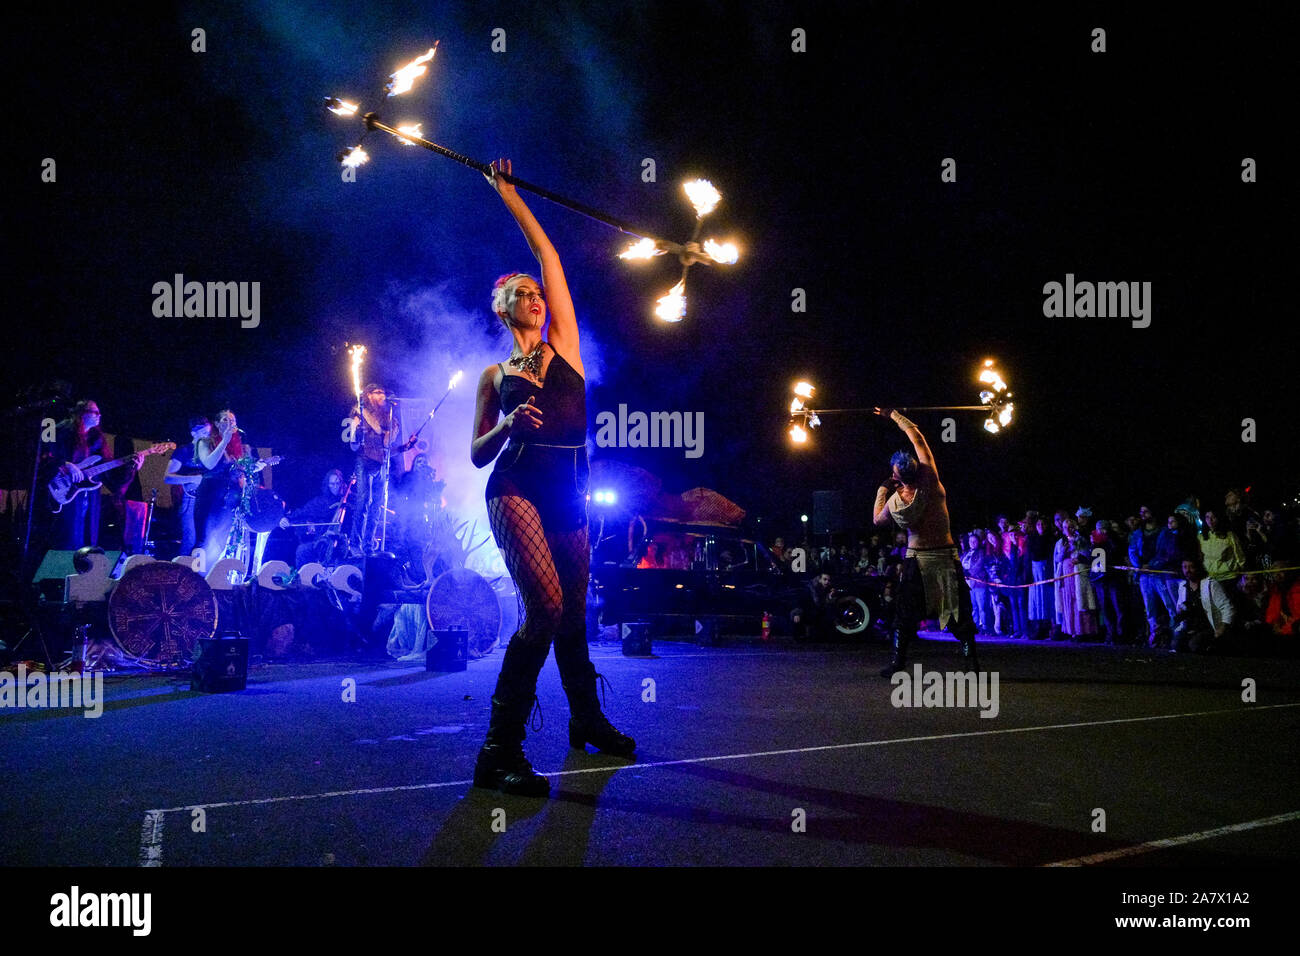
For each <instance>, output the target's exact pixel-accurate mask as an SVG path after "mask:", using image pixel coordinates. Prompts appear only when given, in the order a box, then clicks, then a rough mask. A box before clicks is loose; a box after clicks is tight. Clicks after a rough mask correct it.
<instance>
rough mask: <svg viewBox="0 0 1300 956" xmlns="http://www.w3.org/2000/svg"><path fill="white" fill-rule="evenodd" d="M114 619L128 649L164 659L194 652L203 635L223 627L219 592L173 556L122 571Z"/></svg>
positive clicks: (111, 611) (112, 603)
mask: <svg viewBox="0 0 1300 956" xmlns="http://www.w3.org/2000/svg"><path fill="white" fill-rule="evenodd" d="M108 624H109V628H110V629H111V630H112V632H113V637H114V638H116V639H117V642H118V644H120V645H121V646H122V649H123V650H124V651H126V652H127V653H128V654H130V655H132V656H134V657H138V658H141V659H143V660H147V661H154V662H157V663H160V664H175V663H180V662H181V661H183V660H188V659H190V658H192V657H193V655H194V648H195V647H196V646H197V645H198V641H199V638H205V637H211V636H212V635H213V634H215V633H216V632H217V596H216V595H215V594H214V593H212V588H210V587H208V582H207V581H205V580H203V578H202V577H201V576H199V575H198V574H195V573H194V572H193V571H191V570H190V569H189V568H187V567H184V566H183V565H179V564H172V563H171V562H170V561H154V562H152V563H150V564H141V565H137V566H136V567H134V568H132V569H131V570H130V571H128V572H126V574H124V575H122V580H121V581H119V582H118V584H117V587H116V588H114V589H113V593H112V594H110V595H109V597H108Z"/></svg>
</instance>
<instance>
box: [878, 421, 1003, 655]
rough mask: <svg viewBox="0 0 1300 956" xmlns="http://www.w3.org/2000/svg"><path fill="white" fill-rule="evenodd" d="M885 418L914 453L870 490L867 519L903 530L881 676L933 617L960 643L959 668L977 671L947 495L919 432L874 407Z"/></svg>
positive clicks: (898, 459) (899, 458)
mask: <svg viewBox="0 0 1300 956" xmlns="http://www.w3.org/2000/svg"><path fill="white" fill-rule="evenodd" d="M875 412H876V414H877V415H880V416H882V417H885V416H887V417H889V418H891V419H893V421H894V422H895V423H896V424H897V425H898V427H899V428H901V429H902V430H903V433H904V434H905V435H907V437H908V438H909V439H911V442H912V448H913V449H914V451H915V455H913V454H911V453H909V452H906V451H899V452H896V453H895V454H894V456H893V457H892V458H891V459H890V464H891V465H892V467H893V474H892V475H891V476H890V477H889V478H888V479H886V481H885V483H884V484H883V485H881V486H880V488H879V490H878V491H877V492H876V504H875V508H874V510H873V512H872V520H873V521H874V522H875V523H876V525H878V526H880V527H886V526H888V525H889V523H890V521H891V520H892V521H893V522H895V523H896V524H897V525H898V526H899V527H900V528H902V529H904V530H905V531H906V532H907V553H906V556H905V558H904V560H903V567H902V580H901V581H900V586H899V593H898V599H897V602H896V611H895V617H894V656H893V659H892V660H891V661H890V662H889V666H888V667H886V668H885V669H884V670H882V671H881V672H880V676H881V677H892V676H893V675H894V674H896V673H898V672H899V671H901V670H903V669H904V667H905V666H906V663H907V647H908V645H909V644H910V643H911V642H912V639H913V638H915V637H916V631H917V628H918V627H919V626H920V623H921V621H923V620H926V619H929V618H937V619H938V620H939V626H940V627H941V628H944V629H945V630H947V631H948V632H949V633H951V634H952V635H953V636H954V637H956V638H957V639H958V640H959V641H961V647H962V656H963V657H964V659H965V667H964V669H965V670H970V671H976V670H979V665H978V663H977V662H976V659H975V621H974V618H973V617H972V614H971V600H970V587H969V585H967V583H966V576H965V575H964V574H963V573H962V568H961V563H960V561H959V560H958V558H957V545H956V544H955V543H954V542H953V540H952V530H951V527H950V524H949V519H948V492H947V491H946V490H945V489H944V487H943V483H942V482H941V481H939V473H938V471H937V470H936V469H935V465H934V454H933V453H932V452H931V451H930V445H929V443H928V442H926V440H925V436H924V435H922V434H921V430H920V429H919V428H917V427H916V426H915V425H914V424H912V423H911V422H910V421H908V420H907V419H906V418H905V417H904V416H903V415H902V414H900V413H899V412H898V411H896V410H894V409H890V408H877V409H875Z"/></svg>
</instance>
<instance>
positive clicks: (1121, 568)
mask: <svg viewBox="0 0 1300 956" xmlns="http://www.w3.org/2000/svg"><path fill="white" fill-rule="evenodd" d="M1108 570H1110V571H1136V572H1137V573H1138V574H1171V575H1174V576H1175V577H1178V578H1182V576H1183V573H1182V572H1181V571H1164V570H1161V569H1159V568H1135V567H1132V566H1131V565H1127V564H1116V565H1114V566H1112V567H1111V568H1109V569H1108ZM1091 571H1092V568H1091V567H1088V568H1080V569H1079V570H1078V571H1071V572H1070V573H1069V574H1061V575H1057V576H1056V577H1054V578H1043V579H1042V580H1041V581H1031V582H1030V583H1028V584H1000V583H998V582H996V581H984V580H981V579H980V578H973V577H971V576H970V575H965V577H966V581H967V583H970V584H982V585H984V587H989V588H1002V589H1004V590H1008V591H1010V590H1015V589H1017V588H1036V587H1040V586H1042V585H1044V584H1053V583H1055V582H1056V581H1064V580H1066V579H1067V578H1075V577H1078V576H1079V575H1080V574H1088V573H1090V572H1091ZM1283 571H1300V566H1296V567H1289V568H1263V569H1261V570H1259V571H1241V572H1240V573H1238V572H1233V574H1232V575H1231V578H1237V577H1249V576H1251V575H1255V574H1280V573H1282V572H1283ZM1215 580H1216V581H1217V580H1225V581H1226V580H1230V578H1215Z"/></svg>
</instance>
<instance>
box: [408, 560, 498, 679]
mask: <svg viewBox="0 0 1300 956" xmlns="http://www.w3.org/2000/svg"><path fill="white" fill-rule="evenodd" d="M425 611H426V614H427V616H428V619H429V627H430V628H431V629H433V630H435V631H441V630H445V629H447V628H452V627H463V628H465V629H466V630H468V631H469V646H468V651H469V656H470V658H472V659H475V660H477V659H478V658H480V657H486V656H487V655H488V654H491V653H492V649H493V648H494V647H496V645H497V635H498V634H499V633H500V631H501V608H500V606H499V605H498V603H497V593H496V592H495V591H493V590H492V585H490V584H488V583H487V580H486V579H485V578H484V577H483V576H482V575H481V574H478V573H476V572H474V571H470V570H469V569H468V568H453V569H452V570H450V571H445V572H443V573H442V574H440V575H438V580H436V581H434V582H433V587H431V588H429V596H428V598H427V599H426V601H425Z"/></svg>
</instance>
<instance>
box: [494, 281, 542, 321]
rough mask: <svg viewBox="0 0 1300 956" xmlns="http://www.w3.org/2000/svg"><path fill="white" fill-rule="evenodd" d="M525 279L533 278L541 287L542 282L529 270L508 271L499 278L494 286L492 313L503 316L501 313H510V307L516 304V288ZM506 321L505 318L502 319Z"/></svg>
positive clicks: (499, 316)
mask: <svg viewBox="0 0 1300 956" xmlns="http://www.w3.org/2000/svg"><path fill="white" fill-rule="evenodd" d="M525 279H532V281H533V282H536V283H537V287H538V288H539V289H540V288H541V287H542V284H541V283H540V282H537V280H536V279H533V277H532V276H530V275H529V274H528V273H527V272H507V273H506V274H505V275H503V276H502V277H501V278H499V279H497V281H496V283H495V284H493V286H492V314H493V315H495V316H496V317H497V318H501V313H502V312H504V313H505V314H506V315H509V314H510V307H511V305H513V304H514V296H515V289H516V288H517V287H518V285H519V283H521V282H523V281H524V280H525ZM502 321H503V322H504V321H505V320H504V319H502Z"/></svg>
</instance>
